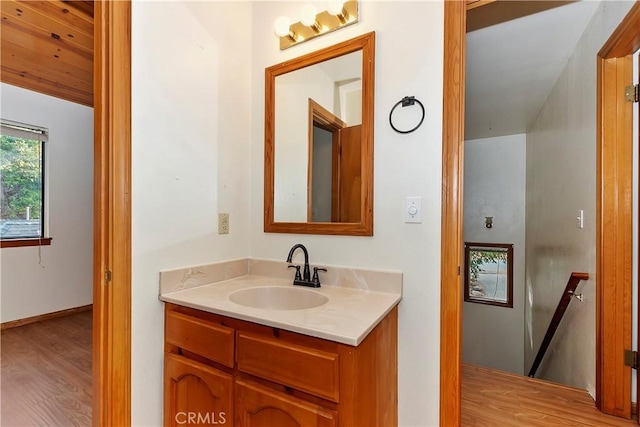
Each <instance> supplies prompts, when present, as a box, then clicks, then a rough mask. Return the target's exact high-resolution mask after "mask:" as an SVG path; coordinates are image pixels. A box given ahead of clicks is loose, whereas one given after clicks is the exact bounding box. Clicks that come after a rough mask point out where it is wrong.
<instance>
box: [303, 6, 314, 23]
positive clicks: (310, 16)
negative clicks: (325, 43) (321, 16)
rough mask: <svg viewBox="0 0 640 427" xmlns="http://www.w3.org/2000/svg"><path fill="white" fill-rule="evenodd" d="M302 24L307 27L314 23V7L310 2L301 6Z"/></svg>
mask: <svg viewBox="0 0 640 427" xmlns="http://www.w3.org/2000/svg"><path fill="white" fill-rule="evenodd" d="M300 22H302V24H304V25H306V26H307V27H311V26H313V25H316V7H315V6H314V5H312V4H307V5H305V6H304V7H303V8H302V19H301V20H300Z"/></svg>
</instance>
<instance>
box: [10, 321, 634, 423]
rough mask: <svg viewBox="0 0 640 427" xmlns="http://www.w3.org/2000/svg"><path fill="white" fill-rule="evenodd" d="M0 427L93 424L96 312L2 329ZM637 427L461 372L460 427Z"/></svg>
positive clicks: (538, 384)
mask: <svg viewBox="0 0 640 427" xmlns="http://www.w3.org/2000/svg"><path fill="white" fill-rule="evenodd" d="M0 356H1V361H0V362H1V366H0V381H1V385H0V425H2V426H3V427H9V426H28V427H32V426H90V425H91V404H92V398H91V394H92V389H91V387H92V386H91V384H92V378H91V311H86V312H82V313H76V314H72V315H70V316H66V317H61V318H57V319H50V320H45V321H42V322H38V323H33V324H29V325H25V326H20V327H17V328H11V329H6V330H3V331H2V334H1V341H0ZM471 426H479V427H538V426H554V427H556V426H572V427H585V426H593V427H596V426H597V427H604V426H626V427H631V426H637V424H636V422H635V420H624V419H621V418H616V417H611V416H608V415H604V414H602V413H601V412H599V411H598V410H597V409H596V408H595V405H594V403H593V400H592V399H591V397H590V396H589V394H588V393H587V392H586V391H583V390H578V389H574V388H571V387H566V386H562V385H558V384H553V383H549V382H546V381H541V380H537V379H532V378H527V377H523V376H518V375H513V374H509V373H505V372H500V371H495V370H492V369H487V368H482V367H478V366H473V365H463V369H462V427H471Z"/></svg>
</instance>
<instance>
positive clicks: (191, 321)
mask: <svg viewBox="0 0 640 427" xmlns="http://www.w3.org/2000/svg"><path fill="white" fill-rule="evenodd" d="M165 340H166V342H167V343H169V344H172V345H175V346H178V347H180V348H182V349H185V350H188V351H190V352H193V353H196V354H198V355H200V356H202V357H206V358H207V359H209V360H212V361H214V362H218V363H221V364H223V365H225V366H228V367H230V368H233V341H234V330H233V329H231V328H227V327H226V326H222V325H217V324H215V323H211V322H207V321H206V320H201V319H198V318H195V317H192V316H188V315H186V314H182V313H176V312H174V311H167V317H166V319H165Z"/></svg>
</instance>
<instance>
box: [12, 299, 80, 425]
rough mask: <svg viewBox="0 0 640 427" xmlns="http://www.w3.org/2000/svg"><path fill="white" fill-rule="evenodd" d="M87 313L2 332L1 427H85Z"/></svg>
mask: <svg viewBox="0 0 640 427" xmlns="http://www.w3.org/2000/svg"><path fill="white" fill-rule="evenodd" d="M91 316H92V314H91V311H85V312H81V313H75V314H72V315H69V316H66V317H60V318H55V319H49V320H45V321H41V322H37V323H31V324H28V325H25V326H20V327H16V328H11V329H5V330H3V331H2V334H1V342H0V344H1V345H0V356H1V359H0V377H1V378H0V380H1V384H0V397H1V399H0V424H1V425H2V426H90V425H91V405H92V376H91V321H92V318H91Z"/></svg>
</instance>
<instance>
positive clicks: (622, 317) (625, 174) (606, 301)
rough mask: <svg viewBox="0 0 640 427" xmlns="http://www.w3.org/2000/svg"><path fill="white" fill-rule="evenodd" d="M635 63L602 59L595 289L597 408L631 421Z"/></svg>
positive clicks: (620, 59)
mask: <svg viewBox="0 0 640 427" xmlns="http://www.w3.org/2000/svg"><path fill="white" fill-rule="evenodd" d="M631 59H632V57H631V56H626V57H623V58H610V59H603V58H598V65H599V67H598V110H597V115H598V123H599V126H598V138H597V141H598V148H597V156H598V157H597V181H596V182H597V183H598V186H597V192H598V196H597V205H596V209H597V210H596V212H597V226H596V227H597V233H596V239H597V241H596V265H597V268H596V275H597V276H596V277H597V279H596V286H597V295H598V298H597V302H596V316H597V324H598V328H597V336H596V347H597V354H596V366H597V372H598V373H599V376H597V378H596V405H597V407H598V408H599V409H600V410H601V411H602V412H604V413H606V414H611V415H617V416H620V417H625V418H629V417H630V416H631V368H630V367H628V366H625V365H624V359H623V357H622V356H621V354H622V352H623V351H624V349H625V348H626V349H631V289H632V284H631V266H632V257H631V253H632V241H631V237H632V236H631V235H632V225H631V219H632V204H631V198H632V197H631V194H632V193H631V191H632V170H633V163H632V158H633V157H632V152H633V145H632V136H633V135H632V132H633V118H632V112H633V109H632V104H631V103H628V102H625V100H624V87H625V86H626V85H628V84H630V83H631V81H632V61H631Z"/></svg>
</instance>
